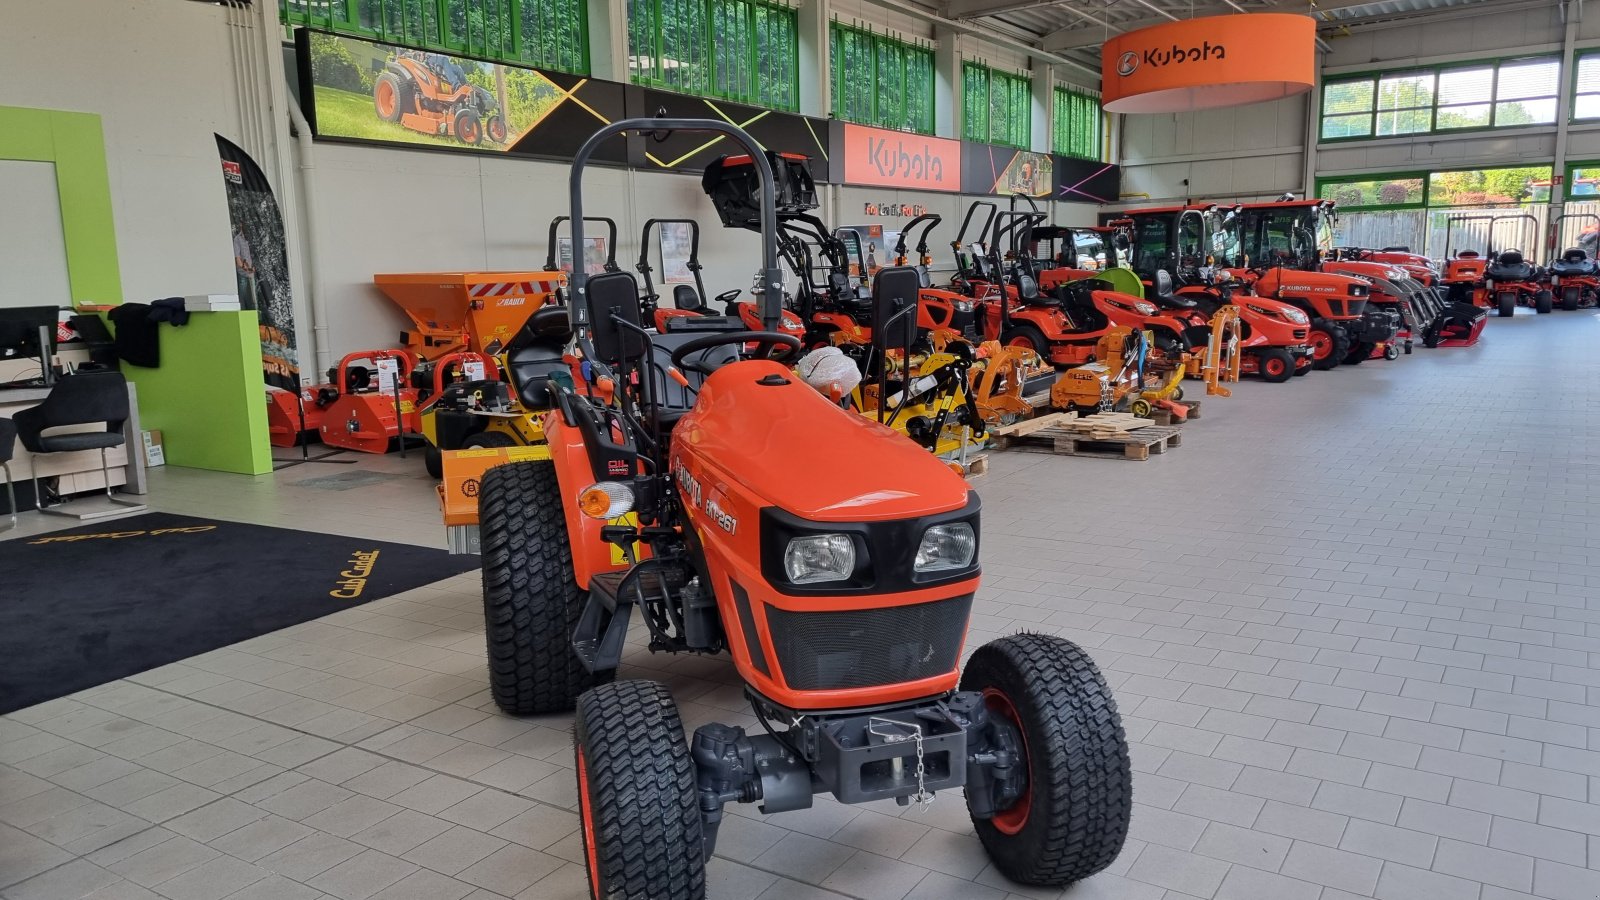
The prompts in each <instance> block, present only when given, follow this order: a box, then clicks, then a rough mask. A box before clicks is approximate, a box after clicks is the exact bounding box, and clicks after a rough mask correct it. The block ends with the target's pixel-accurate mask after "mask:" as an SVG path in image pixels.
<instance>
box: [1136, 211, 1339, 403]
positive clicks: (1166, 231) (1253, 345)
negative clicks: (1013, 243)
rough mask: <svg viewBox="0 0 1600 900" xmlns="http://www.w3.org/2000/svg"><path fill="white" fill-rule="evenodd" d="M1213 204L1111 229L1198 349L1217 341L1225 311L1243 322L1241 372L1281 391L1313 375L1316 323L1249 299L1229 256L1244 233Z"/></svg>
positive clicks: (1155, 298)
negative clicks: (1213, 336)
mask: <svg viewBox="0 0 1600 900" xmlns="http://www.w3.org/2000/svg"><path fill="white" fill-rule="evenodd" d="M1231 212H1232V211H1223V210H1220V209H1219V208H1217V207H1216V206H1213V205H1207V206H1179V207H1164V208H1156V209H1140V210H1132V211H1130V212H1128V213H1126V218H1122V219H1117V220H1115V221H1113V222H1112V223H1111V225H1112V226H1113V227H1114V228H1116V229H1117V236H1116V237H1114V238H1113V241H1112V243H1113V245H1116V244H1117V243H1118V242H1119V241H1120V242H1125V243H1126V245H1127V246H1126V250H1127V252H1128V257H1129V260H1130V262H1131V264H1132V266H1133V270H1134V272H1135V274H1137V275H1138V276H1139V278H1140V279H1141V280H1142V281H1143V282H1144V285H1145V297H1146V298H1147V299H1148V300H1149V301H1150V302H1152V303H1155V304H1156V305H1157V306H1159V307H1160V310H1161V313H1160V314H1161V315H1163V316H1165V317H1167V318H1168V319H1170V320H1172V321H1173V322H1174V323H1175V325H1176V327H1178V328H1180V329H1181V330H1182V331H1183V333H1184V334H1185V335H1186V336H1188V338H1189V340H1190V343H1191V344H1193V345H1194V346H1196V347H1200V346H1203V345H1204V344H1205V343H1206V341H1208V340H1209V339H1210V336H1211V334H1212V328H1213V325H1214V324H1215V322H1216V319H1217V317H1218V316H1219V315H1222V314H1223V310H1231V311H1232V312H1230V313H1228V315H1229V316H1230V317H1235V316H1236V317H1237V320H1238V321H1237V331H1238V339H1237V340H1238V345H1239V346H1238V348H1237V349H1238V366H1237V368H1238V371H1239V372H1241V373H1243V374H1246V375H1251V374H1257V375H1260V376H1261V378H1262V380H1264V381H1267V382H1271V383H1274V384H1278V383H1282V382H1285V381H1288V380H1289V379H1290V378H1291V377H1293V376H1295V375H1304V374H1306V373H1307V372H1310V371H1311V347H1310V344H1309V343H1308V340H1309V333H1310V323H1311V318H1310V317H1309V316H1307V315H1306V314H1305V313H1304V312H1302V311H1300V310H1299V309H1298V308H1296V307H1294V306H1292V305H1290V304H1288V303H1282V302H1279V301H1277V300H1273V299H1270V298H1265V297H1249V296H1235V292H1236V291H1237V292H1238V293H1240V294H1244V293H1246V292H1245V291H1244V287H1243V285H1242V283H1240V282H1238V281H1236V280H1234V278H1233V275H1232V272H1231V271H1230V269H1229V267H1228V265H1227V264H1228V263H1230V262H1233V261H1234V260H1233V259H1232V257H1230V256H1228V255H1227V254H1229V253H1233V254H1237V253H1238V247H1237V243H1238V240H1237V230H1236V229H1235V230H1230V228H1231V227H1232V223H1231V222H1230V221H1228V216H1229V215H1230V213H1231Z"/></svg>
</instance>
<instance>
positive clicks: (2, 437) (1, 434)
mask: <svg viewBox="0 0 1600 900" xmlns="http://www.w3.org/2000/svg"><path fill="white" fill-rule="evenodd" d="M16 452H17V423H15V422H13V421H11V420H10V419H6V418H0V463H5V462H10V461H11V456H12V454H14V453H16Z"/></svg>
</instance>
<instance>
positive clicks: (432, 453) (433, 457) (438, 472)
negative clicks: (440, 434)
mask: <svg viewBox="0 0 1600 900" xmlns="http://www.w3.org/2000/svg"><path fill="white" fill-rule="evenodd" d="M422 467H423V468H424V469H427V470H428V477H429V478H432V479H433V480H434V481H438V480H440V479H442V478H444V451H442V450H440V449H439V448H438V447H435V446H434V445H432V444H429V445H428V446H426V447H423V448H422Z"/></svg>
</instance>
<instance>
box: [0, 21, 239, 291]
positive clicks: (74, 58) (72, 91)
mask: <svg viewBox="0 0 1600 900" xmlns="http://www.w3.org/2000/svg"><path fill="white" fill-rule="evenodd" d="M0 60H3V61H4V62H3V63H0V70H3V72H4V73H5V77H3V78H0V105H5V106H27V107H40V108H48V109H61V110H71V111H76V112H92V113H98V114H99V115H100V117H101V121H102V123H103V127H104V129H105V139H106V148H107V154H106V156H107V166H108V168H109V170H110V173H109V174H110V178H111V196H112V206H113V212H114V215H115V219H116V230H117V251H118V257H119V260H120V262H121V267H122V286H123V295H124V297H125V298H127V299H129V300H144V299H151V298H155V297H166V296H171V295H174V294H202V293H233V292H234V291H235V290H236V287H235V282H234V274H233V249H232V243H231V236H230V235H231V232H230V226H229V221H228V208H227V198H226V195H225V193H224V188H223V181H222V178H221V175H220V170H219V165H220V163H219V161H218V157H217V144H216V140H215V139H214V138H213V137H212V134H213V132H220V133H221V134H223V135H224V136H232V134H233V132H234V131H235V125H236V123H237V121H238V118H237V116H238V113H237V103H236V102H235V100H234V91H233V82H232V65H231V62H230V57H229V48H228V43H227V32H226V30H225V28H224V27H223V10H222V8H221V7H217V6H211V5H208V4H201V3H183V2H175V0H60V2H53V3H41V2H38V0H0Z"/></svg>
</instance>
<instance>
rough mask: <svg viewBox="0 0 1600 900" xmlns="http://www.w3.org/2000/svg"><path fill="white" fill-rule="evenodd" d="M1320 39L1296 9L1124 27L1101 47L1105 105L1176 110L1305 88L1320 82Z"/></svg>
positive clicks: (1145, 110)
mask: <svg viewBox="0 0 1600 900" xmlns="http://www.w3.org/2000/svg"><path fill="white" fill-rule="evenodd" d="M1316 40H1317V25H1316V20H1315V19H1312V18H1311V17H1309V16H1302V15H1296V14H1292V13H1249V14H1239V15H1226V16H1204V17H1201V18H1197V19H1182V20H1179V21H1176V22H1163V23H1161V24H1160V25H1152V26H1150V27H1149V28H1141V29H1139V30H1137V31H1127V32H1123V33H1122V34H1119V35H1115V36H1113V37H1112V38H1111V39H1110V40H1108V41H1106V43H1105V46H1103V47H1101V48H1100V66H1101V76H1100V83H1101V91H1102V94H1101V98H1100V100H1101V104H1102V105H1103V106H1104V107H1105V110H1106V112H1114V113H1175V112H1189V111H1191V110H1198V109H1215V108H1217V107H1222V106H1239V105H1241V104H1244V103H1261V102H1264V101H1267V100H1277V99H1280V98H1283V97H1292V96H1294V95H1296V94H1303V93H1305V92H1306V91H1309V90H1311V87H1312V85H1313V84H1314V83H1315V82H1316V70H1317V48H1316Z"/></svg>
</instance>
